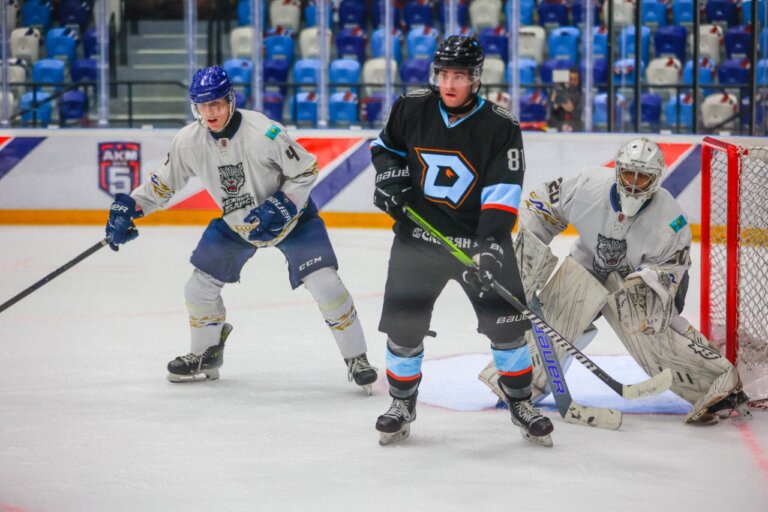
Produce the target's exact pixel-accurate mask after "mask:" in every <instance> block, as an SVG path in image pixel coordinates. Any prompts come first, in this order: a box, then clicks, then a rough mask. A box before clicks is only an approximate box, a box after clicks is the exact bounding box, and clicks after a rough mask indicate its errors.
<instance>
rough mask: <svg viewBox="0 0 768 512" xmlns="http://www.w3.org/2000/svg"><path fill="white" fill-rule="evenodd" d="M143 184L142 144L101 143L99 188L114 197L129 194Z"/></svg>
mask: <svg viewBox="0 0 768 512" xmlns="http://www.w3.org/2000/svg"><path fill="white" fill-rule="evenodd" d="M140 183H141V144H139V143H137V142H100V143H99V188H100V189H101V190H103V191H104V192H106V193H107V194H109V195H110V196H114V195H115V194H118V193H120V192H122V193H123V194H129V193H130V192H131V191H132V190H133V189H135V188H136V187H138V186H139V184H140Z"/></svg>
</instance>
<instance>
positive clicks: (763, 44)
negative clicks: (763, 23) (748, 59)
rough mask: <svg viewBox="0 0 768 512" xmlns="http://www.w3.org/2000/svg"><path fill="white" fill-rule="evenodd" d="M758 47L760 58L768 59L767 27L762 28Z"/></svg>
mask: <svg viewBox="0 0 768 512" xmlns="http://www.w3.org/2000/svg"><path fill="white" fill-rule="evenodd" d="M758 47H759V48H760V58H761V59H766V58H768V27H764V28H763V30H761V31H760V44H759V45H758Z"/></svg>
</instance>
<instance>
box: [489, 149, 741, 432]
mask: <svg viewBox="0 0 768 512" xmlns="http://www.w3.org/2000/svg"><path fill="white" fill-rule="evenodd" d="M665 169H666V164H665V161H664V156H663V155H662V152H661V149H660V148H659V146H658V145H657V144H656V143H654V142H652V141H651V140H649V139H647V138H638V139H634V140H631V141H629V142H627V143H626V144H624V145H623V146H622V148H621V150H620V151H619V152H618V154H617V155H616V158H615V172H614V173H609V172H606V170H605V169H604V168H601V169H595V170H592V171H587V172H582V173H580V174H578V175H576V176H573V177H571V178H567V179H562V178H561V179H558V180H555V181H551V182H547V183H544V184H543V185H542V186H541V187H540V188H539V189H537V190H534V191H532V192H531V193H530V194H529V196H528V198H527V199H526V200H525V201H524V207H523V208H521V209H520V223H521V232H520V234H519V235H518V237H517V243H516V253H517V255H518V261H519V262H520V266H521V274H522V275H523V283H524V287H525V289H526V294H527V295H528V296H529V297H530V296H531V294H532V293H534V292H536V291H538V290H541V293H540V295H539V296H540V299H541V303H542V307H543V309H544V310H545V314H546V317H547V320H548V321H549V323H551V324H552V325H553V327H555V328H556V329H557V330H559V331H560V332H566V331H568V332H575V333H576V335H575V336H574V341H575V344H576V345H577V346H578V347H579V348H581V349H583V348H584V347H585V346H586V345H587V344H588V343H589V342H590V341H591V340H592V338H593V337H594V335H595V333H596V329H595V327H594V325H593V324H592V321H593V320H595V316H596V315H597V314H599V313H600V312H602V314H603V315H604V316H605V318H606V320H607V321H608V323H609V324H610V325H611V327H612V328H613V330H614V331H615V332H616V334H617V335H618V336H619V338H620V339H621V340H622V342H623V343H624V345H625V346H626V348H627V350H628V352H629V353H630V354H631V355H632V357H633V358H634V359H635V360H636V361H637V362H638V364H639V365H640V366H641V367H642V368H643V369H644V370H645V371H646V372H647V373H648V374H650V375H655V374H656V373H658V372H660V371H661V370H662V369H663V368H667V367H668V368H671V370H672V373H673V375H674V377H675V381H674V383H673V385H672V388H671V389H672V391H673V392H675V393H677V394H678V395H679V396H681V397H682V398H683V399H685V400H687V401H688V402H690V403H691V404H693V407H692V409H691V411H690V412H689V413H688V415H687V416H686V418H685V421H686V422H687V423H713V422H716V421H717V420H718V418H719V417H720V416H727V415H728V414H730V413H731V411H732V410H733V409H735V408H737V407H739V406H741V405H742V404H744V403H745V402H746V401H747V397H746V395H745V394H744V392H743V391H742V389H741V381H740V379H739V375H738V373H737V371H736V369H735V368H734V366H733V365H732V364H731V363H730V362H729V361H728V360H727V359H726V358H725V357H723V356H721V355H720V352H719V350H718V347H716V346H713V345H712V344H711V343H710V342H709V341H708V340H707V339H706V338H705V337H704V336H703V335H702V333H701V332H699V331H698V330H697V329H696V328H694V327H693V326H692V325H691V324H690V323H689V322H688V321H687V320H686V319H685V318H683V317H682V316H680V312H681V311H682V309H683V305H684V301H685V294H686V291H687V285H688V269H689V267H690V265H691V261H690V248H691V231H690V227H689V226H688V222H687V220H686V218H685V215H684V214H683V211H682V208H681V207H680V205H679V203H678V202H677V200H676V199H675V198H674V197H673V196H672V195H671V194H670V193H669V192H667V191H666V190H665V189H663V188H660V185H661V177H662V174H663V172H664V170H665ZM568 224H571V225H573V226H574V227H575V228H576V230H577V231H578V233H579V236H578V237H577V239H576V241H575V242H574V243H573V245H572V247H571V251H570V256H569V257H568V258H566V261H565V262H563V264H562V265H561V266H560V268H559V269H558V271H557V272H556V273H555V274H554V275H553V276H552V278H551V279H550V274H551V272H552V269H553V268H554V267H555V265H556V264H557V259H556V258H555V257H554V256H553V255H552V253H551V251H550V250H549V247H547V245H549V243H550V242H551V241H552V238H553V237H554V236H555V235H557V234H558V233H560V232H562V231H563V230H564V229H565V228H566V227H567V226H568ZM545 283H546V285H545ZM576 325H578V327H577V328H576V327H575V326H576ZM529 343H531V344H533V341H532V340H529ZM531 352H532V353H534V350H533V349H532V350H531ZM559 352H562V353H560V358H561V360H562V361H563V363H564V365H566V366H567V364H568V363H569V362H570V361H569V359H570V356H567V354H565V353H564V351H559ZM537 363H539V364H537ZM533 373H534V377H533V380H534V398H533V399H534V401H538V400H541V399H542V398H543V397H544V396H546V395H547V394H548V393H549V390H548V389H547V386H546V376H545V375H544V370H543V365H541V364H540V361H537V360H536V358H534V370H533ZM480 380H482V381H484V382H485V383H486V384H488V385H489V386H490V387H491V389H493V390H494V392H496V394H497V395H499V396H502V395H501V394H500V390H498V389H497V388H498V385H497V383H496V382H495V381H496V371H495V368H493V364H492V362H491V364H489V365H488V367H486V369H485V370H483V371H482V372H481V374H480Z"/></svg>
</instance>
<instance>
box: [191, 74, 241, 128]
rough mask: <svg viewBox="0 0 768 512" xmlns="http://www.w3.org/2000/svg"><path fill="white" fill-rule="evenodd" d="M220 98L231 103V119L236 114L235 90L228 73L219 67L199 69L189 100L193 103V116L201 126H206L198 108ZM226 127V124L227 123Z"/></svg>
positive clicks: (193, 79)
mask: <svg viewBox="0 0 768 512" xmlns="http://www.w3.org/2000/svg"><path fill="white" fill-rule="evenodd" d="M219 98H226V100H227V102H228V103H229V118H228V119H227V122H229V119H232V114H234V113H235V90H234V89H233V88H232V82H231V81H230V80H229V76H228V75H227V72H226V71H224V70H223V69H222V68H220V67H219V66H211V67H207V68H203V69H198V70H197V71H196V72H195V75H194V76H193V77H192V83H190V84H189V99H190V101H191V102H192V114H193V115H194V116H195V119H197V120H198V121H199V122H200V124H201V125H203V126H206V125H205V121H204V119H203V116H202V114H201V113H200V110H199V108H198V104H200V103H208V102H209V101H214V100H217V99H219ZM225 125H226V123H225Z"/></svg>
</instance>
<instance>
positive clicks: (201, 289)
mask: <svg viewBox="0 0 768 512" xmlns="http://www.w3.org/2000/svg"><path fill="white" fill-rule="evenodd" d="M223 287H224V283H223V282H221V281H219V280H218V279H215V278H213V277H211V276H210V275H208V274H206V273H205V272H203V271H201V270H198V269H195V270H194V271H193V272H192V275H191V276H190V278H189V279H188V280H187V283H186V285H185V286H184V299H185V301H186V303H187V310H188V311H189V321H190V324H191V325H192V326H193V327H195V326H198V327H201V326H203V325H208V324H219V323H221V322H223V321H224V320H225V318H226V311H225V309H224V301H223V300H222V299H221V289H222V288H223Z"/></svg>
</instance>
